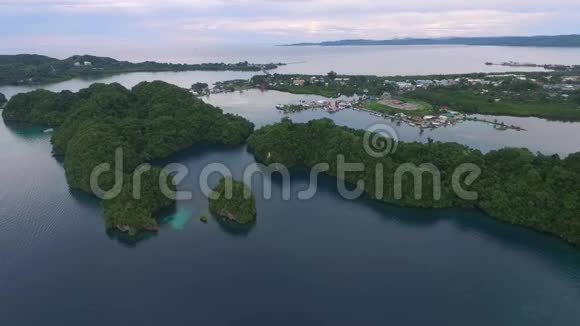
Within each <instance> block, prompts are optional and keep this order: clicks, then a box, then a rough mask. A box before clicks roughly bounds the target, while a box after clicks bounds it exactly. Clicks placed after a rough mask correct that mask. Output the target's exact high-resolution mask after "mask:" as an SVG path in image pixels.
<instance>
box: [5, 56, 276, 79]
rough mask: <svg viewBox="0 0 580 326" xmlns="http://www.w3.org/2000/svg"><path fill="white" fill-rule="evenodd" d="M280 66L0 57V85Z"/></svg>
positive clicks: (95, 58) (83, 58) (246, 69)
mask: <svg viewBox="0 0 580 326" xmlns="http://www.w3.org/2000/svg"><path fill="white" fill-rule="evenodd" d="M279 65H280V64H274V63H269V64H251V63H248V62H247V61H245V62H239V63H201V64H174V63H158V62H152V61H146V62H140V63H132V62H128V61H118V60H115V59H113V58H108V57H97V56H92V55H74V56H72V57H69V58H67V59H64V60H59V59H55V58H51V57H47V56H42V55H35V54H18V55H0V85H20V84H40V83H50V82H57V81H62V80H67V79H71V78H75V77H88V76H101V75H110V74H118V73H126V72H137V71H195V70H202V71H225V70H231V71H260V70H262V69H275V68H277V67H278V66H279Z"/></svg>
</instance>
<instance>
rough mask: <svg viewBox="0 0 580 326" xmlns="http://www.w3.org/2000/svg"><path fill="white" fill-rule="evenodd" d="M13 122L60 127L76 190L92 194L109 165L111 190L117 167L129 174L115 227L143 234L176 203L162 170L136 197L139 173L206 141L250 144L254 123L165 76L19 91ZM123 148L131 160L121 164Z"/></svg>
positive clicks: (9, 114) (10, 109) (110, 224)
mask: <svg viewBox="0 0 580 326" xmlns="http://www.w3.org/2000/svg"><path fill="white" fill-rule="evenodd" d="M2 116H3V118H4V121H5V122H6V123H7V124H22V123H27V124H33V125H40V126H46V127H55V128H56V130H55V132H54V134H53V136H52V139H51V142H52V145H53V151H54V154H55V155H63V156H64V168H65V173H66V178H67V181H68V184H69V185H70V187H71V188H74V189H80V190H83V191H86V192H89V193H92V192H93V191H92V189H91V186H90V176H91V172H92V171H93V169H94V168H95V167H97V166H99V165H101V164H102V163H109V164H110V166H111V167H113V169H112V170H111V171H109V172H107V173H104V174H102V176H101V177H100V179H99V185H100V187H101V188H102V189H104V190H109V189H111V188H112V187H113V185H114V184H115V172H119V173H120V174H121V175H122V178H123V188H122V191H121V193H120V195H119V196H116V197H115V198H113V199H109V200H104V202H103V206H104V214H105V223H106V227H107V229H115V228H116V229H119V230H121V231H124V232H129V233H130V234H132V235H135V234H137V233H139V232H141V231H154V230H156V229H157V228H158V225H157V221H156V220H155V216H156V213H157V212H158V211H159V210H160V209H161V208H163V207H167V206H169V205H171V204H172V203H173V201H172V200H171V199H168V198H167V197H166V196H165V195H163V194H162V192H161V190H160V186H159V180H160V176H161V177H162V179H167V183H168V187H169V188H170V189H171V187H172V182H171V178H167V176H162V175H161V173H162V172H161V170H160V169H158V168H152V169H151V170H149V171H146V172H144V174H143V175H142V178H141V179H142V180H141V183H142V185H141V187H140V189H141V190H140V198H136V197H135V195H134V193H133V190H132V188H133V187H132V186H133V182H134V179H133V177H132V176H133V172H134V171H135V170H136V168H137V167H138V166H139V165H140V164H141V163H144V162H152V161H154V160H156V159H160V158H164V157H167V156H169V155H170V154H173V153H176V152H178V151H181V150H184V149H187V148H189V147H190V146H192V145H194V144H199V143H215V144H226V145H237V144H241V143H243V142H244V141H245V140H246V138H247V137H248V136H249V135H250V134H251V132H252V131H253V128H254V125H253V124H252V123H250V122H249V121H247V120H246V119H244V118H241V117H239V116H235V115H232V114H224V113H223V112H222V111H221V110H220V109H218V108H216V107H214V106H212V105H209V104H207V103H205V102H203V101H202V100H200V99H197V98H196V97H194V96H193V95H192V94H191V93H190V92H189V91H188V90H186V89H182V88H180V87H177V86H174V85H171V84H168V83H165V82H161V81H155V82H142V83H140V84H138V85H136V86H135V87H133V88H132V89H126V88H124V87H123V86H121V85H119V84H109V85H106V84H93V85H91V86H90V87H89V88H86V89H82V90H80V91H79V92H77V93H73V92H70V91H63V92H60V93H53V92H50V91H46V90H36V91H33V92H29V93H22V94H18V95H15V96H14V97H12V98H11V100H10V101H9V102H8V104H7V105H6V107H5V109H4V110H3V112H2ZM119 148H120V149H122V154H123V156H122V157H123V163H122V165H121V166H117V165H115V153H116V151H117V149H119Z"/></svg>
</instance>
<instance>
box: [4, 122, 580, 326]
mask: <svg viewBox="0 0 580 326" xmlns="http://www.w3.org/2000/svg"><path fill="white" fill-rule="evenodd" d="M49 137H50V135H48V134H45V133H42V132H41V131H39V130H38V129H9V128H7V127H6V126H4V125H3V124H1V125H0V152H1V153H2V154H1V163H2V169H0V181H1V184H2V187H1V188H0V267H1V268H0V293H2V295H0V323H1V324H2V325H38V324H49V325H52V324H62V325H68V324H82V325H103V324H115V325H116V324H120V323H137V324H141V325H156V324H163V325H168V324H169V325H191V324H196V323H199V324H202V323H203V324H209V325H231V324H239V325H353V324H356V325H377V324H397V325H403V324H404V325H425V324H435V325H439V324H446V325H576V324H579V323H580V313H579V311H578V302H580V251H579V250H577V249H575V248H572V247H570V246H568V245H566V244H564V243H563V242H561V241H559V240H557V239H554V238H551V237H547V236H544V235H541V234H538V233H535V232H531V231H528V230H526V229H523V228H518V227H513V226H509V225H505V224H502V223H499V222H496V221H495V220H493V219H490V218H488V217H486V216H484V215H483V214H481V213H479V212H476V211H466V210H415V209H403V208H396V207H392V206H388V205H383V204H380V203H376V202H372V201H370V200H367V199H365V198H361V199H359V200H355V201H348V200H345V199H343V198H341V197H340V196H339V195H338V194H337V191H336V185H335V181H334V179H333V178H326V177H323V178H321V180H320V188H319V191H318V193H317V195H316V196H315V197H314V198H313V199H312V200H308V201H299V200H291V201H284V200H282V199H281V198H282V197H281V180H280V179H279V178H274V179H273V181H272V182H271V184H272V188H273V196H272V199H270V200H264V199H262V198H261V197H260V196H258V198H257V208H258V221H257V223H256V225H254V226H253V227H252V228H249V229H248V228H233V227H231V226H227V225H221V224H219V223H217V222H216V221H215V220H210V221H209V223H208V224H203V223H202V222H200V221H199V216H200V215H201V214H202V213H204V212H207V200H206V199H205V198H204V197H203V195H202V194H201V192H200V190H199V186H198V180H197V177H196V175H198V174H199V171H200V170H201V169H202V167H203V166H205V165H206V164H208V163H212V162H222V163H224V164H226V165H227V166H228V167H229V168H230V169H231V170H232V172H233V174H234V176H236V177H238V178H239V177H241V173H242V172H241V171H242V167H244V166H245V165H247V164H249V163H251V162H253V157H252V155H251V154H249V153H248V152H247V151H246V148H245V147H244V146H242V147H236V148H221V147H213V148H208V147H198V148H195V149H192V150H191V151H188V152H186V153H181V154H180V155H176V156H174V157H172V158H170V159H168V160H167V162H170V161H171V162H173V161H177V162H180V163H183V164H185V165H186V166H188V167H189V168H190V171H192V173H191V175H190V176H188V178H186V180H185V181H184V182H183V183H182V184H181V185H180V189H182V190H191V191H192V192H193V194H194V196H193V199H192V200H190V201H182V202H179V203H178V204H177V207H176V208H175V212H176V213H177V216H176V218H174V219H168V220H167V221H166V223H165V224H164V225H163V227H162V229H161V230H160V232H159V233H158V234H157V235H154V236H151V237H149V238H147V239H143V240H142V241H139V242H136V243H135V242H128V241H126V240H125V239H123V238H119V237H118V236H116V235H114V234H107V233H105V231H104V229H103V221H102V210H101V207H100V205H99V203H98V201H97V200H95V199H94V198H92V197H90V196H88V195H86V194H83V193H78V192H75V191H71V190H69V189H68V186H67V185H66V181H65V179H64V171H63V168H62V164H61V163H60V162H58V161H57V160H55V158H54V157H52V155H51V154H50V142H49ZM159 163H160V164H162V163H164V162H159ZM218 177H219V176H218V175H214V176H213V177H212V182H216V181H217V178H218ZM307 184H308V183H307V174H306V173H305V172H303V171H295V172H294V173H293V174H292V181H291V188H292V189H293V193H294V195H295V192H297V191H300V190H303V189H305V188H306V186H307ZM254 186H255V187H256V188H255V189H256V192H257V193H261V189H262V185H261V183H258V182H256V183H255V184H254ZM170 214H171V212H168V214H167V215H168V216H169V215H170Z"/></svg>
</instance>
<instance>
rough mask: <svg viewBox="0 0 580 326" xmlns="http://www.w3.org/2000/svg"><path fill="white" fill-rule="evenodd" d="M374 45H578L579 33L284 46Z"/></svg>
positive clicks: (345, 41) (337, 42)
mask: <svg viewBox="0 0 580 326" xmlns="http://www.w3.org/2000/svg"><path fill="white" fill-rule="evenodd" d="M375 45H489V46H491V45H495V46H535V47H580V35H578V34H571V35H553V36H552V35H551V36H497V37H448V38H401V39H390V40H366V39H357V40H338V41H325V42H318V43H295V44H288V45H285V46H375Z"/></svg>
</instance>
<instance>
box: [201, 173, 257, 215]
mask: <svg viewBox="0 0 580 326" xmlns="http://www.w3.org/2000/svg"><path fill="white" fill-rule="evenodd" d="M230 191H231V192H230ZM209 211H210V212H211V213H212V214H213V215H215V216H217V217H221V218H225V219H226V220H228V221H230V222H234V223H238V224H251V223H253V222H254V221H255V220H256V200H255V199H254V195H253V194H252V192H251V190H250V188H249V186H248V185H246V184H245V183H243V182H241V181H237V180H234V179H233V178H232V177H223V178H221V179H220V181H219V182H218V184H217V186H215V188H214V189H213V192H212V193H211V194H210V195H209Z"/></svg>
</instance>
